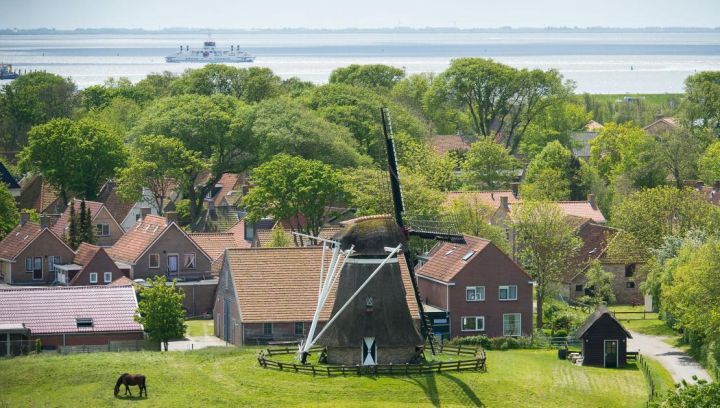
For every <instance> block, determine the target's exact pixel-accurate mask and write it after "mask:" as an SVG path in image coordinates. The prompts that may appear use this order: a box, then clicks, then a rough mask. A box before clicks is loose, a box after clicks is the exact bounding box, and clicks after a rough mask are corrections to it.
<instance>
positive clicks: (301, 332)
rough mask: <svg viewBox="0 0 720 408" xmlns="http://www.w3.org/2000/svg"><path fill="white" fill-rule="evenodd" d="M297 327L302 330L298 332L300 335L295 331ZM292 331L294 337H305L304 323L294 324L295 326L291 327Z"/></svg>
mask: <svg viewBox="0 0 720 408" xmlns="http://www.w3.org/2000/svg"><path fill="white" fill-rule="evenodd" d="M298 325H301V326H300V327H301V328H302V330H301V331H300V333H298V330H297V329H298ZM293 331H294V332H295V335H296V336H304V335H305V322H295V325H294V327H293Z"/></svg>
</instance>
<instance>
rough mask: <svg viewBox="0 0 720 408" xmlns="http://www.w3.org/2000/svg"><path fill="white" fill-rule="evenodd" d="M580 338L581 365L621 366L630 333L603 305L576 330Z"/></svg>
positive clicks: (623, 363)
mask: <svg viewBox="0 0 720 408" xmlns="http://www.w3.org/2000/svg"><path fill="white" fill-rule="evenodd" d="M575 336H576V337H577V338H579V339H580V340H582V356H583V365H594V366H601V367H615V368H617V367H623V366H625V363H626V352H627V339H630V338H632V336H631V335H630V333H629V332H628V331H627V330H625V328H624V327H623V326H622V325H621V324H620V322H618V321H617V320H616V319H615V317H613V315H612V313H610V311H609V310H607V309H606V308H604V307H601V308H598V310H596V311H595V313H593V314H592V315H590V316H589V317H588V318H587V320H585V323H583V325H582V326H580V328H579V329H578V330H577V332H576V333H575Z"/></svg>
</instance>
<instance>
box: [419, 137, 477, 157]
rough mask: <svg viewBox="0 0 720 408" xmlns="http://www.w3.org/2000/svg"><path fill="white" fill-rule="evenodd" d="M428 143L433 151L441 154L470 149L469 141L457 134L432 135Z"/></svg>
mask: <svg viewBox="0 0 720 408" xmlns="http://www.w3.org/2000/svg"><path fill="white" fill-rule="evenodd" d="M429 143H430V147H431V148H432V149H433V151H434V152H435V153H437V154H441V155H442V154H445V153H447V152H452V151H460V152H465V151H467V150H469V149H470V143H468V142H467V141H465V139H463V138H462V136H458V135H438V136H432V137H431V138H430V140H429Z"/></svg>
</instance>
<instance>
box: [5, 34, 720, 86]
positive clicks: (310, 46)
mask: <svg viewBox="0 0 720 408" xmlns="http://www.w3.org/2000/svg"><path fill="white" fill-rule="evenodd" d="M205 39H206V36H204V35H190V34H136V35H131V34H122V35H96V34H62V35H12V36H11V35H0V62H5V63H12V64H13V65H14V67H15V68H16V69H20V70H25V69H29V70H45V71H48V72H53V73H57V74H60V75H63V76H69V77H71V78H73V80H74V81H75V82H76V83H77V84H78V86H79V87H81V88H83V87H87V86H89V85H93V84H99V83H102V82H104V81H105V80H106V79H107V78H108V77H120V76H123V77H128V78H130V80H132V81H138V80H140V79H142V78H144V77H145V75H147V74H149V73H151V72H161V71H165V70H167V71H172V72H182V71H183V70H185V69H186V68H189V67H197V65H196V64H167V63H165V60H164V56H166V55H169V54H171V53H173V52H174V51H176V50H177V49H178V48H179V46H180V45H190V46H191V47H199V46H200V45H201V44H202V41H204V40H205ZM213 39H214V40H215V41H216V43H217V45H218V46H219V47H222V48H224V47H229V46H230V45H231V44H233V45H237V44H239V45H240V46H241V48H242V49H244V50H246V51H248V52H250V53H251V54H253V55H255V56H256V57H257V59H256V61H255V63H253V64H254V65H256V66H265V67H269V68H271V69H272V70H273V71H275V72H276V73H277V74H278V75H280V76H281V77H283V78H288V77H291V76H297V77H300V78H302V79H305V80H310V81H313V82H317V83H322V82H326V81H327V78H328V76H329V74H330V72H331V71H332V70H333V69H335V68H337V67H341V66H345V65H349V64H353V63H358V64H370V63H384V64H390V65H394V66H397V67H403V68H405V69H406V71H407V72H408V73H416V72H436V73H437V72H440V71H442V70H444V69H445V68H447V66H448V64H449V63H450V60H451V59H452V58H455V57H466V56H475V57H485V58H493V59H495V60H497V61H501V62H503V63H506V64H510V65H512V66H515V67H519V68H542V69H550V68H555V69H558V70H559V71H560V72H561V73H562V74H563V75H564V76H565V77H566V78H567V79H571V80H573V81H575V82H576V84H577V91H578V92H593V93H627V92H630V93H665V92H681V91H682V89H683V81H684V80H685V78H687V76H689V75H691V74H693V73H694V72H698V71H704V70H720V33H661V34H658V33H520V32H513V33H382V34H371V33H306V34H266V33H263V34H260V33H257V34H255V33H245V34H216V35H213ZM239 66H249V64H240V65H239ZM0 82H1V81H0Z"/></svg>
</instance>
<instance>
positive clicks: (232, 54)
mask: <svg viewBox="0 0 720 408" xmlns="http://www.w3.org/2000/svg"><path fill="white" fill-rule="evenodd" d="M165 61H166V62H204V63H212V62H253V61H255V57H254V56H252V55H250V54H248V53H247V52H245V51H240V46H239V45H238V46H233V45H231V46H230V50H227V49H225V50H219V49H217V48H216V47H215V41H212V40H210V41H205V42H204V43H203V47H202V48H201V49H190V46H188V45H186V46H185V47H183V46H182V45H181V46H180V51H178V52H176V53H175V54H173V55H169V56H167V57H165Z"/></svg>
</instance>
